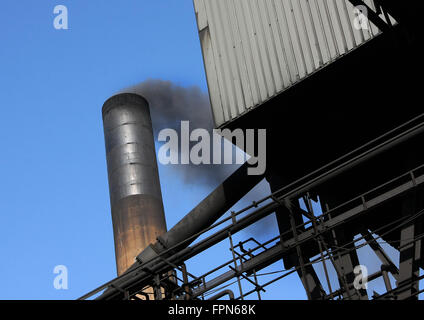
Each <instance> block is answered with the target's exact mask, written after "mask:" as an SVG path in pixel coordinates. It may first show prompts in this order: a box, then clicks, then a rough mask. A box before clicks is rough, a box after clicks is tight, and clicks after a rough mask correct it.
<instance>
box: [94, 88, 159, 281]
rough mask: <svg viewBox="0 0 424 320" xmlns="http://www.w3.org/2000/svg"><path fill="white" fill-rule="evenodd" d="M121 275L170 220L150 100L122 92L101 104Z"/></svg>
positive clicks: (117, 258) (117, 255)
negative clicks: (157, 154)
mask: <svg viewBox="0 0 424 320" xmlns="http://www.w3.org/2000/svg"><path fill="white" fill-rule="evenodd" d="M102 115H103V125H104V134H105V143H106V157H107V168H108V179H109V192H110V203H111V209H112V221H113V232H114V240H115V255H116V266H117V272H118V275H121V274H122V273H124V272H125V271H126V270H127V269H128V268H129V267H130V266H131V265H132V264H133V263H134V258H135V257H136V256H137V254H139V253H140V251H142V250H143V249H144V248H146V247H147V246H148V245H149V244H150V243H153V242H155V241H156V237H157V236H159V235H160V234H163V233H165V232H166V221H165V214H164V209H163V202H162V193H161V189H160V182H159V173H158V167H157V162H156V153H155V145H154V138H153V129H152V121H151V118H150V111H149V104H148V102H147V101H146V99H144V98H143V97H141V96H139V95H136V94H129V93H124V94H119V95H116V96H114V97H112V98H110V99H109V100H107V101H106V102H105V104H104V105H103V109H102Z"/></svg>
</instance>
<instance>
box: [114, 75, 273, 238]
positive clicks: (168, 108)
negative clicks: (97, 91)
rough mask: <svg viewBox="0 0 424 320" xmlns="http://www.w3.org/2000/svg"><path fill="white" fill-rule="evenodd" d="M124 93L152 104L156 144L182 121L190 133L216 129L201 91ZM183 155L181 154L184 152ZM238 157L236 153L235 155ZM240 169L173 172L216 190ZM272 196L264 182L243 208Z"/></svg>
mask: <svg viewBox="0 0 424 320" xmlns="http://www.w3.org/2000/svg"><path fill="white" fill-rule="evenodd" d="M122 92H128V93H136V94H139V95H141V96H143V97H145V98H146V99H147V100H148V101H149V105H150V113H151V116H152V122H153V131H154V136H155V140H156V141H157V137H158V134H159V132H160V131H161V130H162V129H165V128H170V129H174V130H176V131H177V132H178V133H179V132H180V129H181V121H190V130H194V129H197V128H202V129H206V130H207V131H208V132H210V133H211V132H212V130H213V128H214V123H213V118H212V112H211V107H210V102H209V96H208V95H207V94H206V93H204V92H202V90H201V89H200V88H199V87H196V86H192V87H187V88H186V87H182V86H178V85H176V84H174V83H172V82H171V81H164V80H147V81H144V82H142V83H140V84H137V85H135V86H132V87H129V88H126V89H125V90H122ZM211 136H212V135H211ZM227 143H228V142H227ZM179 151H180V152H181V150H179ZM221 151H222V150H221ZM234 155H235V152H234V153H233V156H234ZM233 159H235V158H233ZM159 165H160V164H159ZM239 166H240V165H236V164H234V165H228V164H221V165H213V164H210V165H209V164H208V165H206V164H200V165H194V164H189V165H172V168H173V169H174V170H175V173H176V174H177V175H178V176H179V177H181V178H182V179H183V181H184V183H186V184H193V185H199V184H203V185H207V186H208V187H211V188H212V189H213V188H215V187H216V186H218V185H219V184H220V183H222V182H223V181H224V180H225V179H226V178H227V177H228V176H230V175H231V173H233V172H234V171H235V170H236V169H237V168H238V167H239ZM269 193H270V190H269V186H268V184H267V183H266V182H264V181H263V182H262V183H260V184H259V185H258V186H256V187H255V188H254V189H253V190H251V192H249V194H248V195H246V196H245V197H244V198H243V199H242V200H241V201H240V205H241V206H242V207H244V206H247V205H248V204H250V203H251V202H252V201H257V200H260V199H262V198H264V197H265V196H267V195H269ZM274 220H275V218H273V217H270V219H264V220H262V221H261V222H258V223H257V224H255V227H254V228H251V230H250V232H252V233H253V235H255V236H258V235H260V234H261V233H263V231H264V230H269V229H270V228H271V227H272V226H274V225H275V221H274Z"/></svg>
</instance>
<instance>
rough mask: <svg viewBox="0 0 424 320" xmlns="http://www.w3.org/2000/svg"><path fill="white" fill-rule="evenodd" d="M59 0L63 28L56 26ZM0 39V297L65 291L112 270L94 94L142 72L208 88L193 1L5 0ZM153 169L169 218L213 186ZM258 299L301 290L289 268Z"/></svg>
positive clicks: (198, 265) (75, 292) (73, 292)
mask: <svg viewBox="0 0 424 320" xmlns="http://www.w3.org/2000/svg"><path fill="white" fill-rule="evenodd" d="M56 5H65V6H67V8H68V10H69V12H68V14H69V30H56V29H54V27H53V19H54V17H55V16H54V14H53V9H54V7H55V6H56ZM0 43H1V47H0V67H1V72H0V88H1V89H0V101H1V118H0V119H1V126H0V141H1V147H0V150H1V151H0V152H1V157H0V195H1V201H0V219H1V222H0V225H1V232H0V252H1V255H2V258H1V263H0V299H74V298H77V297H79V296H81V295H83V294H84V293H86V292H88V291H90V290H91V289H93V288H95V287H97V286H99V285H101V284H103V283H104V282H107V281H108V280H110V279H112V278H114V277H115V275H116V270H115V260H114V245H113V235H112V223H111V216H110V207H109V193H108V184H107V170H106V159H105V150H104V138H103V127H102V119H101V107H102V104H103V102H104V101H105V100H106V99H107V98H108V97H110V96H111V95H113V94H114V93H116V92H118V91H119V90H121V89H122V88H126V87H128V86H131V85H135V84H137V83H139V82H141V81H143V80H146V79H148V78H153V79H163V80H171V81H173V82H174V83H176V84H178V85H182V86H192V85H197V86H199V87H200V88H201V89H202V90H203V91H206V90H207V87H206V81H205V75H204V68H203V60H202V56H201V49H200V44H199V39H198V34H197V29H196V21H195V15H194V10H193V5H192V0H160V1H153V0H137V1H136V0H121V1H104V0H103V1H100V0H90V1H86V0H72V1H62V0H55V1H50V0H42V1H33V0H19V1H16V0H13V1H12V0H6V1H2V9H1V10H0ZM159 169H160V178H161V184H162V189H163V198H164V203H165V211H166V213H167V223H168V227H171V226H173V225H174V224H175V223H176V222H177V221H178V220H179V219H180V218H182V216H183V215H185V214H186V213H187V212H188V211H189V210H190V209H191V208H193V207H194V206H195V205H196V204H197V203H198V202H199V201H200V200H202V198H203V197H204V196H206V195H207V194H208V193H209V192H210V191H211V190H210V188H209V187H206V186H200V187H199V186H196V185H194V184H191V185H190V184H188V185H187V184H184V183H183V182H182V181H181V179H179V177H178V175H175V174H174V172H173V171H172V169H171V168H164V167H163V166H160V167H159ZM264 190H265V191H267V190H268V187H267V186H266V185H264V184H263V185H262V186H261V190H260V191H261V192H263V191H264ZM273 219H274V218H273V217H270V219H269V221H271V224H272V223H273V222H274V220H273ZM268 231H269V232H270V233H272V231H275V226H274V225H272V226H271V227H270V228H269V229H268ZM252 232H255V231H254V230H253V231H252ZM258 236H259V237H261V236H264V235H258ZM265 240H267V239H265ZM226 245H228V244H226ZM216 250H221V249H219V248H218V249H216ZM222 250H228V246H227V247H226V248H223V249H222ZM215 252H216V254H219V252H218V251H215ZM212 253H213V252H212ZM208 263H209V261H208V260H205V259H203V260H201V259H200V260H199V261H196V262H195V263H194V264H193V269H194V270H196V271H197V270H199V272H200V270H203V271H206V269H207V267H208V266H209V265H208ZM56 265H65V266H67V267H68V271H69V289H68V290H55V289H54V287H53V280H54V277H55V275H54V274H53V269H54V267H55V266H56ZM275 268H276V269H275ZM275 268H274V269H275V270H277V269H281V268H282V263H281V264H280V265H278V266H276V267H275ZM271 269H272V268H271ZM274 269H273V270H274ZM189 271H190V270H189ZM267 297H268V298H297V299H303V298H305V294H304V292H303V289H302V288H301V284H300V281H299V280H298V279H297V277H296V276H294V277H289V279H288V280H285V282H284V285H283V286H279V285H274V286H272V287H270V289H269V291H268V293H267Z"/></svg>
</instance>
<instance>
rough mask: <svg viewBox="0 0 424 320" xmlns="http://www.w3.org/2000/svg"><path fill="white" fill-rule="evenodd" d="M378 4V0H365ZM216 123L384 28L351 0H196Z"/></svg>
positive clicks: (294, 80) (275, 93)
mask: <svg viewBox="0 0 424 320" xmlns="http://www.w3.org/2000/svg"><path fill="white" fill-rule="evenodd" d="M365 2H366V3H367V4H368V5H369V6H370V7H371V8H374V6H373V1H371V0H368V1H367V0H366V1H365ZM194 6H195V10H196V15H197V22H198V29H199V35H200V41H201V45H202V50H203V57H204V63H205V69H206V76H207V82H208V86H209V93H210V98H211V104H212V111H213V115H214V119H215V125H216V126H217V127H219V126H222V125H223V124H224V123H226V122H228V121H231V120H233V119H234V118H236V117H238V116H239V115H241V114H243V113H245V112H247V111H248V110H249V109H251V108H253V107H255V106H258V105H260V104H261V103H263V102H264V101H266V100H268V99H269V98H271V97H273V96H275V95H277V94H278V93H280V92H282V91H283V90H285V89H286V88H288V87H289V86H291V85H293V84H294V83H296V82H297V81H299V80H301V79H302V78H304V77H306V76H308V75H309V74H311V73H312V72H315V71H316V70H317V69H319V68H322V67H323V66H325V65H326V64H328V63H330V62H331V61H334V60H335V59H337V58H338V57H340V56H341V55H343V54H346V53H347V52H349V51H350V50H352V49H354V48H355V47H357V46H358V45H360V44H362V43H364V42H365V41H367V40H369V39H371V38H372V37H374V36H375V35H377V34H378V33H379V30H378V29H377V27H375V26H374V25H370V27H369V28H368V30H365V29H360V30H357V29H356V28H355V23H354V22H355V18H357V15H355V11H354V7H353V6H352V5H351V4H350V2H349V1H345V0H194Z"/></svg>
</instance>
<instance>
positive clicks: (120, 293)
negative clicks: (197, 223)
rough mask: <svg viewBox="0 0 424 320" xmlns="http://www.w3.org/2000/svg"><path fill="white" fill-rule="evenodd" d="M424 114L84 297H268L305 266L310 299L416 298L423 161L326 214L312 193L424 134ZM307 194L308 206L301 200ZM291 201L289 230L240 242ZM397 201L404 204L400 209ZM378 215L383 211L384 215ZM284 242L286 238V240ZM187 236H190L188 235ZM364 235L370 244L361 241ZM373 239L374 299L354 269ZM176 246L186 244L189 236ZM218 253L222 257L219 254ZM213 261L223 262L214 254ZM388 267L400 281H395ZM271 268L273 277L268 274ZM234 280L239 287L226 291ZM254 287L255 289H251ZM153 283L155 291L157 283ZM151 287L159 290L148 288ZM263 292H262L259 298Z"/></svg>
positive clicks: (303, 275)
mask: <svg viewBox="0 0 424 320" xmlns="http://www.w3.org/2000/svg"><path fill="white" fill-rule="evenodd" d="M423 118H424V115H421V116H419V117H417V118H415V119H413V120H411V121H410V122H408V123H406V124H404V125H402V126H401V127H399V128H396V129H395V130H393V131H391V132H388V133H387V134H385V135H384V136H382V137H379V138H378V139H375V140H374V141H371V142H370V143H368V144H366V145H365V146H363V147H361V148H358V149H357V150H354V151H352V152H351V153H349V154H348V155H346V156H344V157H342V158H340V159H338V160H336V161H334V162H333V163H330V164H328V165H327V166H325V167H323V168H321V169H319V170H317V171H316V172H314V173H312V174H310V175H308V176H306V177H304V178H302V179H300V180H299V181H296V182H294V183H292V184H290V185H289V186H286V187H284V188H282V189H281V190H279V191H277V192H274V193H273V194H271V195H270V196H268V197H266V198H264V199H262V200H260V201H257V202H253V203H252V204H251V205H249V206H248V207H246V208H244V209H243V210H240V211H238V212H231V214H230V215H229V216H228V217H226V218H224V219H221V220H220V221H219V222H217V223H215V224H214V225H212V226H211V227H209V228H207V229H205V230H203V231H202V232H200V233H198V234H195V235H193V236H191V237H188V238H187V239H186V240H185V241H190V240H191V239H195V238H197V237H199V236H200V238H199V239H197V240H196V242H195V243H194V244H192V245H191V246H190V247H187V248H185V249H182V250H179V251H174V250H173V249H174V247H171V248H169V249H167V250H166V251H164V252H163V253H161V254H159V255H158V257H156V258H154V259H152V260H151V261H147V262H144V263H141V264H140V265H139V266H138V267H137V268H135V269H134V270H131V271H129V272H128V273H126V274H124V275H122V276H121V277H118V278H116V279H114V280H112V281H110V282H108V283H106V284H104V285H103V286H101V287H99V288H97V289H96V290H93V291H92V292H90V293H88V294H87V295H85V296H83V297H81V299H87V298H90V297H94V296H95V295H96V294H99V293H101V292H102V291H104V290H105V289H107V290H106V291H104V292H103V293H102V295H101V296H100V299H140V298H141V299H156V300H160V299H184V300H191V299H200V300H204V299H219V298H222V297H226V296H228V297H229V298H230V299H235V300H243V299H246V298H257V299H262V294H263V292H265V290H266V289H265V288H266V287H268V286H269V285H271V284H273V283H275V282H277V281H279V280H281V279H283V278H286V277H287V276H289V275H291V274H293V273H295V272H297V273H298V274H299V276H300V278H301V280H302V284H303V286H304V288H305V290H306V293H307V297H308V299H322V300H334V299H369V298H373V299H375V300H381V299H399V300H404V299H416V298H417V297H418V295H419V294H420V293H421V292H422V290H419V281H420V280H421V279H422V278H423V277H422V276H421V277H420V276H419V268H420V267H422V266H423V265H424V264H423V261H424V259H423V257H422V253H421V252H422V247H421V241H422V238H423V237H424V233H423V230H421V229H422V221H424V220H423V219H424V217H423V215H424V208H423V207H422V205H421V202H420V199H423V197H424V164H423V165H421V166H419V167H417V168H415V169H413V170H410V171H408V172H405V173H404V174H402V175H400V176H398V177H396V178H394V179H392V180H390V181H387V182H386V183H383V184H381V185H379V186H378V187H376V188H373V189H371V190H369V191H367V192H365V193H363V194H361V195H359V196H357V197H354V198H352V199H350V200H349V201H346V202H344V203H342V204H340V205H337V206H335V207H333V208H330V207H329V206H328V204H321V205H322V213H321V214H319V213H317V212H314V209H313V206H312V199H311V198H312V197H311V195H310V191H311V190H313V188H314V187H315V186H317V185H320V184H321V183H323V182H325V181H327V180H328V179H330V178H331V177H332V176H338V175H339V174H340V173H341V172H344V171H346V170H349V169H350V168H352V167H354V166H355V165H357V164H359V163H363V162H364V161H366V160H367V159H369V158H371V157H372V156H374V155H375V154H379V153H380V152H382V150H386V149H390V148H392V147H393V146H395V145H397V144H401V143H403V142H404V141H407V140H408V139H410V138H411V137H415V136H417V135H419V134H422V133H423V131H424V121H423ZM298 199H302V200H303V201H304V203H305V209H301V208H300V207H299V206H296V205H294V201H296V200H298ZM392 204H393V207H395V204H399V205H400V208H401V210H400V211H401V212H399V214H398V215H396V219H395V220H390V221H387V222H384V223H383V222H382V223H381V224H379V225H378V228H377V229H374V230H373V231H372V232H371V231H370V230H368V228H367V224H366V223H363V222H366V221H368V220H369V219H371V218H372V217H373V215H376V214H377V213H378V210H379V209H380V208H381V207H384V206H387V205H392ZM281 207H283V208H286V209H287V210H288V212H289V215H290V218H291V219H290V221H291V226H290V229H289V230H287V231H286V232H284V233H281V234H279V235H278V236H276V237H274V238H271V239H269V240H268V241H266V242H259V241H257V240H256V239H255V238H253V237H249V238H248V239H246V240H244V241H241V242H239V243H234V235H235V234H236V233H238V232H239V231H241V230H243V229H245V228H247V227H249V226H251V225H255V224H256V223H257V222H258V221H260V220H262V219H263V218H265V217H266V216H268V215H270V214H273V213H274V212H275V210H276V209H277V208H281ZM398 207H399V206H398ZM376 212H377V213H376ZM300 215H301V216H303V217H302V219H303V220H301V221H303V223H298V224H296V223H295V221H299V219H295V218H296V217H298V218H299V216H300ZM355 223H356V224H358V223H359V224H361V223H363V225H364V227H363V228H362V229H361V231H360V236H359V237H356V238H354V239H353V240H350V239H348V238H345V237H344V236H343V230H345V228H349V227H350V226H351V225H352V224H355ZM393 232H399V234H400V237H399V238H398V239H396V240H391V241H392V242H397V243H390V240H387V241H386V240H385V237H386V236H387V235H388V234H391V233H393ZM283 239H284V240H283ZM224 240H227V241H228V243H229V249H230V251H231V256H232V258H231V259H229V260H227V261H223V262H221V263H219V264H218V265H217V266H216V267H214V268H212V267H211V269H210V270H208V271H207V272H205V273H203V274H201V275H193V274H191V273H190V272H188V270H187V267H186V262H187V261H188V260H189V259H191V258H193V257H195V256H197V255H199V254H201V253H203V252H205V251H207V250H208V249H209V248H211V247H213V246H215V245H217V244H219V243H221V242H222V241H224ZM183 242H184V241H183ZM360 242H363V243H360ZM381 242H386V243H387V242H389V244H391V245H392V246H394V247H395V248H396V249H397V250H399V254H400V259H399V263H397V264H396V263H395V262H393V261H392V260H391V259H390V257H389V255H388V254H387V253H386V252H385V251H384V250H383V248H382V247H381V246H380V243H381ZM364 246H369V247H370V248H371V249H372V251H373V252H374V253H375V255H376V257H378V259H379V260H380V261H381V268H380V270H379V271H378V272H376V273H374V274H371V275H369V277H368V282H371V281H374V280H376V279H378V278H381V279H383V281H384V284H385V287H386V292H385V293H374V294H373V296H372V297H369V296H368V294H367V291H366V290H364V289H362V288H357V287H356V286H355V278H356V277H355V267H356V266H357V265H359V260H358V256H357V250H358V249H360V248H362V247H364ZM175 247H179V248H181V243H180V244H178V245H177V246H175ZM289 253H291V254H293V253H294V256H295V257H297V260H296V263H295V265H294V266H293V267H292V268H290V269H288V270H280V271H278V272H276V276H275V278H273V279H272V280H269V281H267V282H262V283H261V282H260V281H259V279H260V276H262V275H265V274H264V273H260V272H261V270H263V269H264V268H266V267H268V266H270V265H272V264H274V263H276V262H279V261H280V260H281V259H282V258H283V257H284V256H286V255H287V254H289ZM217 259H219V257H217ZM214 262H215V259H214ZM318 264H322V267H323V270H324V279H323V281H325V282H326V287H327V290H324V289H323V286H322V284H321V280H320V279H319V277H318V276H317V275H316V273H315V270H314V268H313V266H314V265H318ZM330 265H331V266H332V267H333V269H334V270H335V272H336V275H337V278H338V282H339V287H338V288H337V287H334V285H333V284H332V283H331V281H330V280H331V279H330V275H329V267H330ZM389 274H391V275H392V277H393V278H394V279H395V280H396V287H395V288H393V287H392V284H391V282H390V279H389ZM267 275H270V274H269V273H267ZM233 284H236V285H237V288H238V293H237V294H236V293H235V292H233V291H234V290H233V291H231V290H229V289H228V287H229V286H230V285H233ZM246 284H249V285H250V286H253V289H249V290H245V289H243V286H245V285H246ZM152 287H153V289H154V290H153V292H152V290H151V289H150V291H149V290H147V289H149V288H152ZM146 292H152V293H146ZM253 294H255V296H252V295H253Z"/></svg>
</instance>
